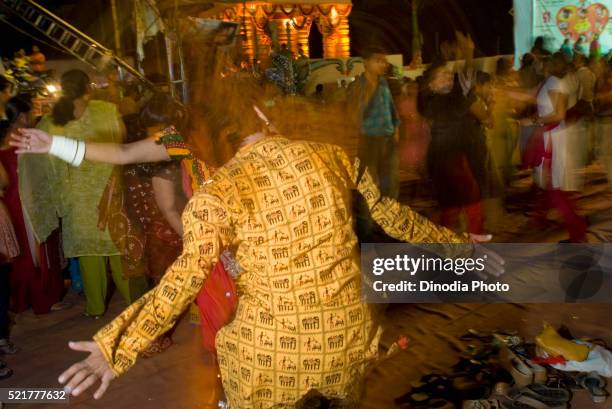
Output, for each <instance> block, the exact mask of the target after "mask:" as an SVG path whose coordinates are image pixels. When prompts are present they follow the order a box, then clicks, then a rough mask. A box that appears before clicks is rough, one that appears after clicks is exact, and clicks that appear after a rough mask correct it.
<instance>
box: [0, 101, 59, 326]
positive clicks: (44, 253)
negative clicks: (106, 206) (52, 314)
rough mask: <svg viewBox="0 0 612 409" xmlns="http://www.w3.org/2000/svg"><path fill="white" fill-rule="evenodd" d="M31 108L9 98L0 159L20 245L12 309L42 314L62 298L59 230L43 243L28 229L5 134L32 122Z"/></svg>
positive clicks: (14, 157) (12, 153)
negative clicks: (4, 172) (37, 240)
mask: <svg viewBox="0 0 612 409" xmlns="http://www.w3.org/2000/svg"><path fill="white" fill-rule="evenodd" d="M30 109H31V107H30V105H29V104H28V103H27V102H26V101H24V100H22V99H20V98H18V97H14V98H11V99H10V100H9V101H8V103H7V105H6V119H5V120H3V121H2V131H1V134H0V138H1V139H0V140H2V144H1V147H0V162H1V163H2V165H3V166H4V168H5V170H6V172H7V174H8V179H9V180H8V182H9V183H8V186H7V187H6V188H5V190H4V203H5V204H6V207H7V208H8V211H9V214H10V215H11V218H12V220H13V225H14V228H15V233H16V235H17V240H18V242H19V249H20V253H19V255H18V256H17V257H15V258H14V259H13V260H12V265H13V268H12V273H11V303H12V305H11V309H12V310H13V311H15V312H17V313H19V312H22V311H25V310H27V309H28V308H30V307H31V308H32V310H33V311H34V313H35V314H45V313H48V312H49V311H50V310H51V307H52V306H53V305H54V304H56V303H58V302H59V301H60V300H61V298H62V293H63V290H64V280H63V278H62V271H61V260H60V258H61V251H60V246H59V233H58V232H57V231H56V232H54V233H53V234H52V235H51V236H50V237H49V239H48V240H47V241H46V242H44V243H36V240H35V238H34V237H33V235H32V234H31V233H30V232H29V231H28V228H27V224H26V221H25V219H24V216H23V210H22V206H21V199H20V196H19V178H18V174H17V155H16V154H15V149H14V148H12V147H10V146H9V144H8V142H9V141H8V139H9V138H8V137H7V136H8V135H9V134H10V133H11V132H12V131H13V130H14V129H16V128H19V127H24V126H29V125H30V124H31V120H30ZM35 257H36V258H37V259H38V260H36V259H35Z"/></svg>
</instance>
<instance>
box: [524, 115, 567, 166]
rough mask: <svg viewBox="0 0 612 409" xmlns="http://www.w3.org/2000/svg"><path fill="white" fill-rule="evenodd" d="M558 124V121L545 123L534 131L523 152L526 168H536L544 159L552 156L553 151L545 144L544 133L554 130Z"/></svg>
mask: <svg viewBox="0 0 612 409" xmlns="http://www.w3.org/2000/svg"><path fill="white" fill-rule="evenodd" d="M558 125H559V123H558V122H556V123H552V124H548V125H543V126H541V127H539V128H538V129H537V130H535V131H534V133H533V135H531V138H530V139H529V142H527V147H526V148H525V151H524V152H523V158H522V167H523V168H524V169H529V168H535V167H537V166H540V165H541V164H542V159H551V158H552V152H551V151H550V149H546V146H544V134H545V133H546V132H549V131H552V130H553V129H555V128H556V127H557V126H558Z"/></svg>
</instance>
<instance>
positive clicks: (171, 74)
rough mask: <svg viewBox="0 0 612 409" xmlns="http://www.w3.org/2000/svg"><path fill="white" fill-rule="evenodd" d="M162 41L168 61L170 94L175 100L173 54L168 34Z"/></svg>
mask: <svg viewBox="0 0 612 409" xmlns="http://www.w3.org/2000/svg"><path fill="white" fill-rule="evenodd" d="M164 39H165V40H166V57H167V60H168V81H169V82H170V94H171V95H172V96H173V97H174V98H176V91H175V89H174V80H175V78H174V52H173V48H172V40H171V39H170V38H169V36H168V34H165V35H164Z"/></svg>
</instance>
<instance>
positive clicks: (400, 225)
mask: <svg viewBox="0 0 612 409" xmlns="http://www.w3.org/2000/svg"><path fill="white" fill-rule="evenodd" d="M336 155H337V157H338V158H339V159H340V162H341V163H342V165H341V166H342V167H343V168H344V170H345V172H346V174H347V178H348V179H349V181H350V183H351V184H352V187H353V188H355V189H357V190H358V191H359V193H360V194H361V196H363V198H364V199H365V201H366V202H367V204H368V208H369V209H370V214H371V215H372V219H374V221H375V222H376V223H377V224H378V225H379V226H380V227H381V228H382V229H383V230H384V231H385V233H387V234H388V235H389V236H391V237H393V238H394V239H397V240H401V241H404V242H407V243H431V244H438V243H445V244H446V243H454V244H461V243H469V242H470V240H469V238H468V236H467V235H458V234H456V233H454V232H453V231H451V230H449V229H447V228H445V227H442V226H439V225H437V224H435V223H433V222H432V221H431V220H429V219H427V218H426V217H423V216H421V215H420V214H418V213H417V212H415V211H414V210H412V209H411V208H410V207H409V206H406V205H402V204H401V203H399V202H398V201H396V200H394V199H391V198H388V197H384V196H382V195H381V193H380V190H379V189H378V187H377V186H376V183H374V180H373V179H372V177H371V176H370V173H369V172H368V170H367V168H365V166H361V165H360V163H359V159H355V164H354V165H353V164H351V162H350V160H349V159H348V156H347V155H346V153H345V152H344V151H343V150H342V149H341V148H339V147H338V148H336Z"/></svg>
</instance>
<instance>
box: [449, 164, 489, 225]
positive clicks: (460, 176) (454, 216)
mask: <svg viewBox="0 0 612 409" xmlns="http://www.w3.org/2000/svg"><path fill="white" fill-rule="evenodd" d="M455 170H456V171H455V172H453V175H452V180H449V184H453V185H454V186H461V189H462V192H463V194H464V196H465V200H464V201H465V202H466V203H467V204H466V205H464V206H460V207H444V208H442V215H441V220H440V223H441V224H442V225H443V226H445V227H448V228H451V229H452V228H454V227H455V225H456V224H457V221H458V220H459V215H460V214H461V212H464V213H465V217H466V219H467V224H468V231H469V232H470V233H473V234H482V233H483V232H484V217H483V215H482V207H481V204H480V199H481V197H480V188H479V186H478V182H477V181H476V178H475V177H474V175H473V173H472V170H471V168H470V165H469V163H468V161H467V158H466V157H465V155H462V157H461V158H460V159H459V160H457V162H456V166H455Z"/></svg>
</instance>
